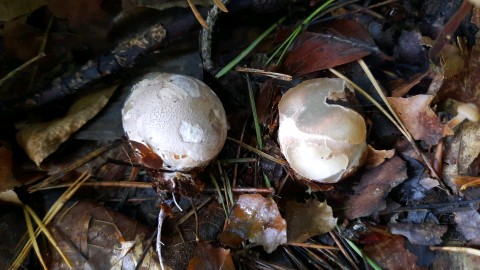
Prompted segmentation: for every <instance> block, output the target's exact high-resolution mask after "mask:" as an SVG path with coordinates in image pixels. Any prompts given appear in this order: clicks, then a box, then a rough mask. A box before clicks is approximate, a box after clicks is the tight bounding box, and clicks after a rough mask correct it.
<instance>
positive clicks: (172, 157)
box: [122, 73, 227, 171]
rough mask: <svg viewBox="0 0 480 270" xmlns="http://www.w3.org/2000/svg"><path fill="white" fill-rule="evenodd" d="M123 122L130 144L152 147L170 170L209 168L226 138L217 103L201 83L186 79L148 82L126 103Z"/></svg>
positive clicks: (150, 77) (162, 76)
mask: <svg viewBox="0 0 480 270" xmlns="http://www.w3.org/2000/svg"><path fill="white" fill-rule="evenodd" d="M122 121H123V128H124V130H125V132H126V134H127V135H128V138H129V140H131V141H136V142H139V143H142V144H144V145H146V146H148V147H149V148H150V149H151V150H152V151H153V152H155V153H156V154H157V155H158V156H159V157H160V158H162V160H163V169H169V170H176V171H188V170H191V169H193V168H197V167H203V166H205V165H207V164H208V163H209V162H210V161H211V160H212V159H213V158H215V157H216V156H217V155H218V153H219V152H220V150H221V149H222V147H223V145H224V143H225V140H226V137H227V120H226V116H225V110H224V108H223V105H222V103H221V102H220V100H219V99H218V97H217V96H216V95H215V93H214V92H213V91H212V90H211V89H210V88H209V87H208V86H207V85H206V84H204V83H203V82H201V81H199V80H197V79H195V78H192V77H188V76H184V75H175V74H166V73H149V74H147V75H146V76H144V77H143V79H142V80H141V81H140V82H139V83H137V84H136V85H134V86H133V88H132V93H131V94H130V96H129V97H128V99H127V100H126V102H125V105H124V107H123V111H122Z"/></svg>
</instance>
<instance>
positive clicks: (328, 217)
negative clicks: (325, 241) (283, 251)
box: [285, 201, 337, 242]
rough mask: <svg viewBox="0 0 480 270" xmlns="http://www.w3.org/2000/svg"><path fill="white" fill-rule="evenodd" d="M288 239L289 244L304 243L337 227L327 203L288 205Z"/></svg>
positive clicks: (289, 203)
mask: <svg viewBox="0 0 480 270" xmlns="http://www.w3.org/2000/svg"><path fill="white" fill-rule="evenodd" d="M285 219H286V220H287V237H288V241H289V242H304V241H305V240H307V239H308V238H310V237H313V236H316V235H320V234H324V233H326V232H329V231H331V230H332V229H333V228H335V225H337V219H336V218H334V217H333V212H332V208H331V207H330V206H328V205H327V202H319V201H308V202H307V203H298V202H293V201H290V202H288V203H287V213H286V217H285Z"/></svg>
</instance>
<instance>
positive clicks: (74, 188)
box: [9, 172, 90, 269]
mask: <svg viewBox="0 0 480 270" xmlns="http://www.w3.org/2000/svg"><path fill="white" fill-rule="evenodd" d="M89 178H90V174H89V173H88V172H84V173H83V174H82V175H80V177H79V178H78V179H77V180H76V181H75V183H74V184H73V185H72V186H71V187H69V188H68V189H67V190H66V191H65V192H64V193H63V194H62V195H61V196H60V197H59V198H58V199H57V201H56V202H55V204H53V205H52V207H51V208H50V209H49V210H48V212H47V214H46V215H45V217H44V218H43V224H45V225H48V224H49V223H50V222H51V221H52V220H53V218H54V217H55V215H57V214H58V212H59V211H60V210H61V209H62V207H63V206H64V205H65V203H66V202H67V201H68V200H69V199H70V198H71V197H72V196H73V195H74V194H75V192H77V190H78V189H79V188H80V186H81V185H82V184H83V183H84V182H85V181H87V180H88V179H89ZM39 234H40V229H39V228H37V229H36V230H35V237H37V236H38V235H39ZM31 247H32V242H31V241H30V240H28V241H27V242H26V243H25V245H24V246H23V248H22V250H21V251H20V253H19V254H18V256H17V257H16V258H15V260H14V261H13V263H12V264H11V265H10V268H9V269H18V268H20V266H21V265H22V263H23V261H25V259H26V258H27V256H28V253H29V252H30V248H31Z"/></svg>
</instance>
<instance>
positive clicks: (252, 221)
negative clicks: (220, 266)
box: [220, 194, 287, 252]
mask: <svg viewBox="0 0 480 270" xmlns="http://www.w3.org/2000/svg"><path fill="white" fill-rule="evenodd" d="M246 239H248V240H250V242H252V243H257V244H260V245H262V246H263V248H264V249H265V251H267V252H272V251H274V250H275V249H276V248H277V246H278V245H281V244H283V243H286V242H287V223H286V222H285V220H284V219H283V218H282V216H281V215H280V212H279V211H278V207H277V204H276V203H275V202H274V201H273V200H272V199H270V198H264V197H262V196H261V195H259V194H245V195H241V196H240V197H239V198H238V201H237V204H236V205H235V207H234V208H233V210H232V213H231V214H230V223H229V224H228V225H227V228H226V229H225V231H224V232H223V233H222V234H220V241H221V242H222V243H223V244H224V245H227V246H231V247H237V246H239V245H240V244H241V243H242V241H243V240H246Z"/></svg>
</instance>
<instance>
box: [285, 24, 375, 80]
mask: <svg viewBox="0 0 480 270" xmlns="http://www.w3.org/2000/svg"><path fill="white" fill-rule="evenodd" d="M377 50H378V49H377V47H376V45H375V42H374V41H373V39H372V37H371V36H370V34H369V33H368V31H367V30H366V29H365V28H364V27H363V25H362V24H360V23H358V22H356V21H354V20H336V21H334V22H332V23H330V24H328V25H326V26H325V27H324V29H322V31H320V32H319V33H314V32H309V31H304V32H302V33H301V34H300V35H299V36H298V37H297V40H296V41H295V43H294V45H293V47H292V49H291V50H290V51H289V52H288V54H287V56H286V58H285V60H284V61H283V64H282V69H281V70H282V72H284V73H287V74H295V75H298V74H306V73H310V72H314V71H318V70H322V69H326V68H331V67H335V66H338V65H342V64H346V63H350V62H352V61H355V60H359V59H361V58H363V57H365V56H367V55H369V54H370V53H372V52H374V51H377Z"/></svg>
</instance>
